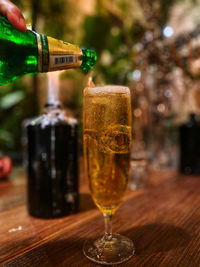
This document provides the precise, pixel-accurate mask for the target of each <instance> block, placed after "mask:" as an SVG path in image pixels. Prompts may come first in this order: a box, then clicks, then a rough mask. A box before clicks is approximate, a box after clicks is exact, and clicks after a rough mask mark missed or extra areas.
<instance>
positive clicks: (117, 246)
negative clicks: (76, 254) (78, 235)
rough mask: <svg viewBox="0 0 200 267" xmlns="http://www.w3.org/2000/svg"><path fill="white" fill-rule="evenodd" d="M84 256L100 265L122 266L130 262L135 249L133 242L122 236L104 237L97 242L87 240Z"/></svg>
mask: <svg viewBox="0 0 200 267" xmlns="http://www.w3.org/2000/svg"><path fill="white" fill-rule="evenodd" d="M83 252H84V255H85V256H86V257H87V258H88V259H90V260H92V261H94V262H96V263H99V264H107V265H112V264H120V263H122V262H124V261H127V260H129V259H130V258H131V257H132V256H133V254H134V252H135V248H134V245H133V242H132V241H131V240H130V239H129V238H127V237H125V236H122V235H119V234H113V235H112V237H107V236H103V237H101V238H98V239H97V240H87V241H85V243H84V246H83Z"/></svg>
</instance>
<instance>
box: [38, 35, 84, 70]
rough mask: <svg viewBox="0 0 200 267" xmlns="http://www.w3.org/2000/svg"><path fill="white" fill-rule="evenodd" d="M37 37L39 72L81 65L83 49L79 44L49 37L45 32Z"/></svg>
mask: <svg viewBox="0 0 200 267" xmlns="http://www.w3.org/2000/svg"><path fill="white" fill-rule="evenodd" d="M38 36H39V38H38ZM37 38H38V57H39V60H38V63H39V64H38V70H39V72H48V71H55V70H63V69H70V68H77V67H80V66H81V64H82V51H81V49H80V48H79V47H78V46H75V45H73V44H70V43H67V42H63V41H61V40H57V39H54V38H52V37H48V36H46V35H44V34H40V35H37Z"/></svg>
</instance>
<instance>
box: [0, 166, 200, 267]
mask: <svg viewBox="0 0 200 267" xmlns="http://www.w3.org/2000/svg"><path fill="white" fill-rule="evenodd" d="M25 188H26V179H25V177H24V175H23V173H21V174H20V175H19V174H18V175H16V177H14V178H12V179H11V180H10V181H9V182H8V181H7V182H6V181H5V182H1V183H0V199H1V200H0V265H1V266H6V267H7V266H9V267H10V266H14V267H15V266H16V267H19V266H20V267H21V266H26V267H27V266H31V267H34V266H37V267H38V266H39V267H40V266H42V267H43V266H44V267H46V266H47V267H48V266H50V267H51V266H52V267H54V266H72V267H73V266H74V267H79V266H80V267H81V266H88V267H89V266H102V265H97V264H94V263H92V262H90V261H89V260H88V259H87V258H85V256H84V255H83V253H82V246H83V242H84V240H86V239H89V238H93V237H97V236H100V235H102V234H103V232H104V223H103V218H102V215H101V213H100V211H98V209H97V208H96V207H95V205H94V204H93V202H92V200H91V198H90V195H89V194H88V189H87V186H86V185H85V184H84V183H82V185H81V189H80V196H81V197H80V199H81V200H80V210H79V212H78V213H77V214H73V215H70V216H67V217H64V218H59V219H52V220H42V219H36V218H33V217H31V216H29V215H28V214H27V210H26V204H25V203H26V202H25V199H26V190H25ZM113 231H114V232H118V233H121V234H123V235H126V236H127V237H129V238H131V239H132V240H133V242H134V244H135V248H136V253H135V255H134V256H133V257H132V258H131V259H130V260H129V261H127V262H126V263H123V264H121V265H118V266H127V267H129V266H148V267H149V266H153V267H157V266H166V267H174V266H175V267H176V266H177V267H190V266H191V267H196V266H200V177H192V176H180V175H179V174H178V173H176V172H174V171H155V170H150V173H149V185H148V186H147V187H146V188H145V189H140V190H137V191H127V192H126V195H125V197H124V202H123V204H122V205H121V207H120V208H119V210H118V211H117V212H116V214H115V215H114V218H113ZM113 266H114V265H113Z"/></svg>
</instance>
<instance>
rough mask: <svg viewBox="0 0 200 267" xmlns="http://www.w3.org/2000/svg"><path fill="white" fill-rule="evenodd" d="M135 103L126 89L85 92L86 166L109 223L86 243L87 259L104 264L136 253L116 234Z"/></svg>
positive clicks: (100, 206)
mask: <svg viewBox="0 0 200 267" xmlns="http://www.w3.org/2000/svg"><path fill="white" fill-rule="evenodd" d="M131 120H132V116H131V100H130V91H129V88H127V87H124V86H114V85H108V86H100V87H93V88H92V87H89V88H85V90H84V109H83V139H84V165H85V175H86V177H87V180H88V184H89V188H90V192H91V196H92V198H93V200H94V202H95V204H96V205H97V207H98V208H99V209H100V210H101V212H102V213H103V216H104V220H105V235H104V236H103V237H101V238H99V239H97V240H90V241H89V240H88V241H86V242H85V243H84V247H83V251H84V254H85V256H86V257H87V258H89V259H90V260H92V261H94V262H96V263H100V264H108V265H112V264H119V263H121V262H124V261H126V260H128V259H129V258H130V257H131V256H132V255H133V254H134V246H133V243H132V241H131V240H130V239H129V238H127V237H124V236H121V235H119V234H113V233H112V225H111V221H112V215H113V214H114V213H115V211H116V210H117V209H118V207H119V205H120V204H121V202H122V198H123V195H124V192H125V190H126V186H127V183H128V175H129V161H130V152H131Z"/></svg>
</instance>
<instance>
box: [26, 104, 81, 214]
mask: <svg viewBox="0 0 200 267" xmlns="http://www.w3.org/2000/svg"><path fill="white" fill-rule="evenodd" d="M77 146H78V124H77V121H76V120H75V119H73V118H69V117H66V116H65V114H64V112H63V111H62V110H61V109H60V108H59V105H55V104H53V105H47V107H46V110H45V114H43V115H41V116H39V117H38V118H35V119H34V120H32V121H31V122H30V123H29V124H28V125H27V150H28V154H27V168H28V211H29V214H30V215H32V216H35V217H40V218H54V217H60V216H65V215H67V214H70V213H74V212H76V211H77V209H78V148H77Z"/></svg>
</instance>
